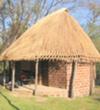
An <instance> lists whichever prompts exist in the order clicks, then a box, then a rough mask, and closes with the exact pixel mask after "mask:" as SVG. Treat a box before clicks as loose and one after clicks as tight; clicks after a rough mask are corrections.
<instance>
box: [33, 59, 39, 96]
mask: <svg viewBox="0 0 100 110" xmlns="http://www.w3.org/2000/svg"><path fill="white" fill-rule="evenodd" d="M38 72H39V60H36V64H35V90H34V95H36V94H37V85H38Z"/></svg>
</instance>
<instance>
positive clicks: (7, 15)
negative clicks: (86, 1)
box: [0, 0, 76, 50]
mask: <svg viewBox="0 0 100 110" xmlns="http://www.w3.org/2000/svg"><path fill="white" fill-rule="evenodd" d="M75 1H76V0H51V1H50V0H4V1H3V2H2V3H1V6H0V39H1V43H2V44H3V45H2V48H3V47H4V48H6V47H8V46H9V45H10V44H11V42H13V41H14V40H15V39H17V38H18V37H19V36H20V35H21V34H22V33H23V32H24V31H25V30H26V29H27V28H28V27H29V26H31V25H32V24H34V23H35V22H36V21H37V20H38V19H40V18H42V17H43V16H46V15H47V14H48V13H50V12H51V11H53V10H56V9H57V8H59V7H60V5H64V4H71V5H70V6H69V9H70V10H71V9H73V8H74V4H73V3H74V2H75ZM4 48H3V50H4Z"/></svg>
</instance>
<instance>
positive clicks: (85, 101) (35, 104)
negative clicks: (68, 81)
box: [0, 87, 100, 110]
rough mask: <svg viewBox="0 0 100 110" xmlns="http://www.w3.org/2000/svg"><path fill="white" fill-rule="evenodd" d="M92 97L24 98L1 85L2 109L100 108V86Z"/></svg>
mask: <svg viewBox="0 0 100 110" xmlns="http://www.w3.org/2000/svg"><path fill="white" fill-rule="evenodd" d="M96 89H97V93H96V94H94V95H93V96H91V97H83V98H76V99H73V100H71V99H65V98H54V97H44V98H43V99H42V101H41V100H37V99H38V98H37V97H34V96H32V97H31V98H22V97H20V96H19V97H15V96H12V95H11V93H10V92H9V91H7V90H5V89H3V88H2V87H0V110H100V87H97V88H96ZM20 95H21V94H20Z"/></svg>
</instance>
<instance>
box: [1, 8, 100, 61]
mask: <svg viewBox="0 0 100 110" xmlns="http://www.w3.org/2000/svg"><path fill="white" fill-rule="evenodd" d="M1 56H2V59H3V60H15V61H19V60H36V59H43V60H44V59H48V60H55V59H56V60H66V61H69V60H93V61H97V60H100V54H99V52H98V51H97V49H96V48H95V46H94V44H93V43H92V41H91V39H90V38H89V37H88V35H87V34H86V33H85V32H84V30H83V29H82V28H81V26H80V25H79V23H78V22H77V21H76V20H75V19H74V18H73V17H72V16H70V14H69V13H68V11H67V10H66V9H61V10H58V11H56V12H53V13H52V14H50V15H48V16H46V17H44V18H42V19H41V20H40V21H38V22H37V23H36V24H35V25H33V26H32V27H31V28H29V29H28V30H27V31H26V32H25V33H24V34H22V36H21V37H20V38H18V39H17V40H16V41H15V42H13V43H12V45H11V46H10V47H9V48H8V49H6V50H5V51H4V52H3V53H2V55H1Z"/></svg>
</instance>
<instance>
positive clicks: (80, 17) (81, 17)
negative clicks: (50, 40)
mask: <svg viewBox="0 0 100 110" xmlns="http://www.w3.org/2000/svg"><path fill="white" fill-rule="evenodd" d="M16 1H17V0H14V3H15V4H16ZM33 1H34V0H33ZM79 1H80V3H82V2H85V1H93V2H97V3H100V0H78V2H79ZM50 2H51V0H48V4H49V3H50ZM72 5H73V3H70V4H60V5H58V6H57V9H59V8H69V7H71V6H72ZM69 13H70V14H71V15H72V16H74V18H75V19H76V20H77V21H78V22H79V23H80V25H82V26H85V25H86V24H87V21H88V19H89V17H88V15H89V13H90V11H89V9H87V8H82V7H79V6H78V3H76V9H75V10H74V11H69ZM8 22H10V19H9V18H7V19H6V27H8V28H9V25H8V24H9V23H8Z"/></svg>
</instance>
